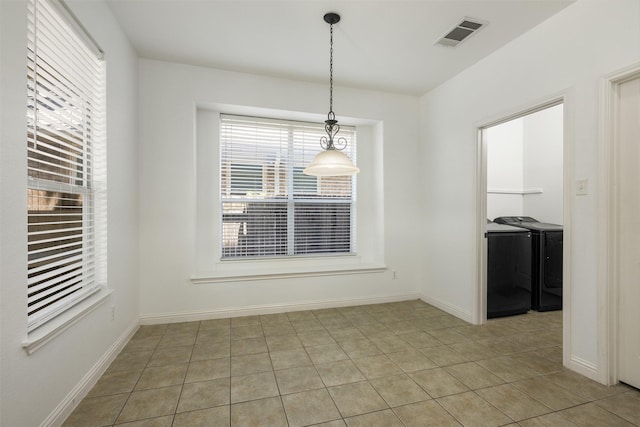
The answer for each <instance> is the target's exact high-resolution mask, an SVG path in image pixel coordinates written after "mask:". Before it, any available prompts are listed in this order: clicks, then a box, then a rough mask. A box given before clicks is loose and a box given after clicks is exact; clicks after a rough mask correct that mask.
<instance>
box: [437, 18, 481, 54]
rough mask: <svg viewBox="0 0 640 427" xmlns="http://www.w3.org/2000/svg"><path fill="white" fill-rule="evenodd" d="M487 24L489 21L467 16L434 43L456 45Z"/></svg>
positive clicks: (447, 45)
mask: <svg viewBox="0 0 640 427" xmlns="http://www.w3.org/2000/svg"><path fill="white" fill-rule="evenodd" d="M487 24H488V22H486V21H480V20H479V19H475V18H468V17H465V18H464V19H463V20H462V22H460V23H459V24H458V25H456V26H455V27H453V28H452V29H450V30H449V31H447V33H446V34H445V35H444V36H442V37H441V38H440V39H438V41H436V42H435V43H434V44H439V45H441V46H446V47H456V46H458V45H459V44H460V43H462V42H463V41H464V40H466V39H468V38H469V37H471V35H472V34H473V33H475V32H476V31H478V30H480V29H481V28H483V27H484V26H485V25H487Z"/></svg>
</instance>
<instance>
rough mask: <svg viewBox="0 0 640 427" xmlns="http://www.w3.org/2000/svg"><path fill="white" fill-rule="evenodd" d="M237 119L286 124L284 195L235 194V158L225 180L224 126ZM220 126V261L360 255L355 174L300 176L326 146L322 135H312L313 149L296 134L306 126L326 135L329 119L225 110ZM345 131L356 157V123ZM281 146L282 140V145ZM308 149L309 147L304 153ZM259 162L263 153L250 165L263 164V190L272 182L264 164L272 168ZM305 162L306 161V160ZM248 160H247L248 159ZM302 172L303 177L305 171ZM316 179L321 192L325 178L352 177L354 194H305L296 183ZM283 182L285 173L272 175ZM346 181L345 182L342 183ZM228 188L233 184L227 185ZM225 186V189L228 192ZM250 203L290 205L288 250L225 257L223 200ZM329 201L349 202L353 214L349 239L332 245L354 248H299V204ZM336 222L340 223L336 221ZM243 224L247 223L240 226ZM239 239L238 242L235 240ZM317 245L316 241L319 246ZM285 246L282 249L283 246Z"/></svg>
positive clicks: (283, 127)
mask: <svg viewBox="0 0 640 427" xmlns="http://www.w3.org/2000/svg"><path fill="white" fill-rule="evenodd" d="M235 120H238V121H241V122H246V123H250V124H253V125H254V126H256V127H257V128H259V127H260V124H261V123H266V124H265V125H264V126H269V127H270V126H277V127H279V128H281V129H284V130H286V135H287V136H286V150H285V157H286V158H287V160H286V161H285V172H284V175H285V182H284V184H285V186H286V190H282V193H284V196H282V195H280V196H276V197H275V198H273V197H272V198H269V197H265V198H264V199H260V198H258V199H257V200H255V202H252V201H251V200H250V198H248V197H247V198H244V199H242V198H241V200H235V199H233V196H234V193H233V186H232V182H233V176H232V175H231V171H232V170H233V168H232V165H233V164H234V162H233V161H232V160H229V164H230V166H229V168H228V169H229V170H228V171H227V173H229V176H228V177H227V178H226V180H228V181H229V182H230V184H227V185H224V184H223V182H224V179H223V174H224V171H225V167H224V166H223V162H224V161H225V160H227V159H226V157H225V155H223V152H224V150H225V148H226V145H225V142H226V140H225V137H224V136H223V133H224V129H225V124H224V123H226V122H229V121H230V122H233V121H235ZM219 129H220V135H219V138H220V144H219V154H218V156H219V157H218V168H219V171H220V172H219V180H218V197H219V203H220V214H219V215H218V218H217V221H218V225H219V227H218V230H219V233H220V234H219V235H220V236H221V238H220V241H219V245H218V254H219V255H218V260H219V261H220V262H229V261H233V262H235V261H241V260H265V259H292V258H300V257H303V258H307V257H308V258H316V257H336V258H340V257H349V256H354V255H356V254H357V252H356V251H357V249H356V248H357V233H356V230H357V197H356V195H357V184H356V176H355V175H354V176H349V177H314V176H308V175H301V173H302V170H303V169H304V166H306V164H308V163H309V162H310V161H311V159H312V158H313V157H314V156H315V155H316V154H317V153H318V152H319V151H321V147H320V141H319V137H318V141H317V142H316V141H315V139H314V140H313V148H310V147H309V145H308V142H305V141H302V142H300V141H298V140H296V138H295V137H294V134H296V133H300V132H301V131H303V130H305V129H313V130H314V131H315V132H318V135H319V136H321V135H322V134H323V133H324V123H320V122H317V121H314V122H311V121H298V120H288V119H274V118H267V117H260V116H248V115H247V116H245V115H242V116H239V115H232V114H224V113H220V115H219ZM342 131H343V132H344V133H347V138H348V147H347V148H348V154H349V156H350V157H352V159H353V160H354V161H355V159H356V153H357V142H356V141H357V137H356V128H355V127H353V126H344V127H343V128H342ZM259 139H260V138H257V140H259ZM256 144H257V145H259V144H260V142H256ZM281 145H282V144H281ZM265 147H267V145H261V146H260V148H265ZM257 150H258V149H257V147H256V151H257ZM305 150H306V151H307V152H306V153H305ZM296 151H302V152H303V153H304V154H303V155H302V159H300V158H297V156H296V154H295V153H296ZM254 161H257V162H260V161H262V158H258V159H255V160H253V159H252V161H250V162H248V163H247V164H249V163H251V164H250V166H255V167H256V169H260V170H261V171H262V180H261V184H262V192H263V193H265V189H266V186H268V183H265V173H267V172H265V167H267V163H266V162H265V163H264V164H254ZM301 162H302V163H301ZM243 163H245V161H244V160H243ZM236 164H239V163H238V162H236ZM300 175H301V176H300ZM301 178H303V179H307V178H308V179H309V180H311V179H315V180H316V183H315V186H314V187H315V191H316V193H317V192H318V190H320V189H321V188H322V182H321V180H322V179H324V180H326V181H328V182H330V180H331V179H341V180H346V179H348V180H349V184H348V185H349V188H350V194H349V195H348V196H347V197H343V198H341V197H337V196H336V195H333V196H332V195H327V194H325V195H324V197H322V195H321V194H319V195H318V194H316V195H311V194H308V193H301V192H298V191H296V190H298V189H299V188H297V187H296V186H295V183H296V180H297V181H298V182H300V179H301ZM279 181H280V175H274V177H273V185H274V188H275V187H276V186H277V187H280V186H281V185H280V184H281V183H280V182H279ZM343 185H344V184H343ZM227 187H228V188H227ZM225 190H226V191H225ZM234 202H236V203H246V204H247V207H248V206H249V204H251V203H255V204H259V203H271V204H273V205H274V206H275V205H277V204H283V205H284V204H286V212H287V217H288V219H287V223H286V231H285V233H284V234H286V242H287V243H286V248H285V249H284V250H285V253H275V254H266V255H265V254H258V255H256V254H250V255H238V256H225V232H224V231H225V230H224V228H225V227H224V226H225V220H224V216H225V213H224V204H225V203H234ZM313 204H315V205H326V206H327V207H329V206H331V205H332V204H333V205H336V209H337V208H338V206H339V205H343V204H348V205H349V208H350V209H349V214H348V217H349V218H348V220H349V225H348V228H349V231H348V235H349V238H348V243H345V242H341V241H335V242H334V243H333V244H335V245H338V246H339V245H344V244H348V245H349V249H348V250H346V251H331V249H329V250H327V249H324V250H323V249H316V250H311V247H312V245H307V246H306V250H305V249H303V250H302V251H300V252H299V253H298V251H299V246H298V245H299V243H298V242H299V240H298V239H297V238H296V235H300V232H299V233H296V227H297V226H296V224H297V222H296V220H295V217H296V207H297V206H304V205H306V206H310V205H313ZM340 218H342V216H340ZM334 225H335V224H334ZM241 227H242V225H241ZM244 227H245V228H244V230H246V223H245V225H244ZM236 243H238V242H236ZM316 246H317V245H316ZM281 250H282V249H281Z"/></svg>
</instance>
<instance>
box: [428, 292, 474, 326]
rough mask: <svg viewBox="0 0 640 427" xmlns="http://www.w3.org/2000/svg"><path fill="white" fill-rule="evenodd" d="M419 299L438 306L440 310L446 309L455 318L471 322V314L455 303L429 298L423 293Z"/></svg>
mask: <svg viewBox="0 0 640 427" xmlns="http://www.w3.org/2000/svg"><path fill="white" fill-rule="evenodd" d="M420 299H421V300H422V301H424V302H426V303H427V304H431V305H432V306H434V307H436V308H439V309H440V310H442V311H446V312H447V313H449V314H451V315H452V316H456V317H457V318H459V319H462V320H464V321H465V322H468V323H473V316H472V315H471V313H468V312H466V311H465V310H463V309H461V308H460V307H456V306H455V305H452V304H449V303H447V302H444V301H440V300H438V299H435V298H430V297H428V296H426V295H424V294H421V295H420Z"/></svg>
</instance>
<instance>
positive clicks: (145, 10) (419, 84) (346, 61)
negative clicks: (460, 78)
mask: <svg viewBox="0 0 640 427" xmlns="http://www.w3.org/2000/svg"><path fill="white" fill-rule="evenodd" d="M573 1H574V0H497V1H484V0H468V1H463V0H440V1H434V0H430V1H427V0H412V1H401V0H387V1H384V0H353V1H307V0H288V1H270V0H256V1H248V0H230V1H221V0H199V1H196V0H108V3H109V5H110V7H111V9H112V10H113V12H114V14H115V16H116V18H117V19H118V21H119V22H120V24H121V25H122V28H123V29H124V31H125V33H126V34H127V36H128V37H129V39H130V40H131V42H132V44H133V46H134V47H135V49H136V50H137V52H138V54H139V55H140V56H142V57H145V58H152V59H160V60H167V61H175V62H182V63H186V64H194V65H204V66H210V67H214V68H220V69H224V70H234V71H241V72H247V73H255V74H261V75H268V76H274V77H282V78H290V79H295V80H303V81H311V82H319V83H325V82H328V77H329V25H328V24H326V23H325V22H324V20H323V16H324V14H325V13H326V12H330V11H331V12H337V13H339V14H340V15H341V17H342V20H341V21H340V22H339V23H338V24H336V25H335V26H334V83H335V85H336V86H351V87H356V88H365V89H375V90H382V91H388V92H397V93H406V94H413V95H422V94H424V93H425V92H427V91H429V90H430V89H432V88H434V87H435V86H437V85H439V84H440V83H442V82H444V81H446V80H447V79H449V78H451V77H452V76H454V75H456V74H458V73H459V72H461V71H462V70H464V69H465V68H467V67H469V66H470V65H472V64H474V63H475V62H477V61H479V60H480V59H482V58H483V57H485V56H487V55H489V54H490V53H491V52H493V51H495V50H496V49H498V48H500V47H501V46H503V45H505V44H507V43H509V41H511V40H513V39H514V38H516V37H518V36H519V35H521V34H523V33H525V32H526V31H528V30H529V29H531V28H533V27H534V26H536V25H537V24H539V23H540V22H542V21H544V20H546V19H548V18H549V17H550V16H552V15H554V14H555V13H557V12H559V11H560V10H562V9H563V8H565V7H566V6H568V5H569V4H571V3H572V2H573ZM464 17H472V18H476V19H480V20H483V21H488V22H489V25H487V26H486V27H485V28H483V29H482V30H480V31H479V32H477V33H476V34H475V35H473V36H472V37H471V38H469V39H468V40H466V41H464V42H463V43H462V44H460V45H459V46H458V47H457V48H445V47H441V46H434V42H435V41H436V40H437V39H439V38H440V37H441V36H443V35H444V34H445V33H446V32H448V30H449V29H451V28H452V27H453V26H454V25H456V24H458V23H459V22H460V21H462V19H463V18H464Z"/></svg>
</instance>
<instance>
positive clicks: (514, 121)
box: [475, 97, 569, 335]
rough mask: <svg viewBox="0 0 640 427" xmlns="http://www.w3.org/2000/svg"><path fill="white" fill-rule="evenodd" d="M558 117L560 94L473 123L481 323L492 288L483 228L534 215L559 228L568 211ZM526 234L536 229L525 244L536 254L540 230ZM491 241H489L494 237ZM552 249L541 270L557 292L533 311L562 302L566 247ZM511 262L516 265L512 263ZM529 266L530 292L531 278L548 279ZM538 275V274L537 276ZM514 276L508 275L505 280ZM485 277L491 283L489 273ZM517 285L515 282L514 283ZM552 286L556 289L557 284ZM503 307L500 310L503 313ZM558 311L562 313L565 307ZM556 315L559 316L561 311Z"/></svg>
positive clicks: (561, 119)
mask: <svg viewBox="0 0 640 427" xmlns="http://www.w3.org/2000/svg"><path fill="white" fill-rule="evenodd" d="M564 122H565V118H564V98H563V97H561V98H556V99H554V100H551V101H548V102H545V103H541V104H539V105H537V106H535V107H532V108H529V109H523V110H522V111H520V112H518V113H515V114H512V115H510V116H508V117H505V118H502V119H499V120H495V121H492V122H490V123H488V124H486V125H484V126H480V127H479V128H478V139H479V153H478V154H479V155H478V189H477V191H478V193H477V194H478V212H479V213H480V214H479V217H478V219H477V220H478V230H479V231H480V233H479V239H478V242H479V244H478V253H479V261H478V267H479V268H478V276H479V277H478V287H477V295H476V297H477V298H476V301H477V305H476V313H475V314H476V317H475V321H476V323H478V324H483V323H485V322H486V320H487V310H488V304H487V298H488V294H492V292H493V290H492V289H490V285H491V284H490V283H488V274H489V273H490V271H489V270H490V268H489V264H488V262H489V256H488V252H489V250H488V247H489V243H488V242H489V240H490V239H491V235H492V233H487V230H488V228H491V229H492V230H493V229H494V228H499V227H495V224H492V223H493V222H495V221H497V222H502V223H503V224H509V225H519V226H520V227H522V225H521V224H512V223H510V222H509V221H510V220H518V221H522V220H525V221H528V220H532V221H533V220H536V221H537V222H539V223H545V224H554V225H556V226H557V227H559V230H562V226H563V225H564V224H565V222H566V220H565V218H568V217H569V216H568V215H567V209H566V206H567V203H566V200H567V197H566V192H565V190H564V187H565V182H566V179H567V178H566V177H567V171H566V168H565V163H566V162H565V159H566V158H567V156H566V155H565V151H566V147H565V145H566V144H565V136H564V133H565V132H564V128H565V126H564ZM524 227H525V228H530V229H532V230H533V229H535V227H530V225H526V224H525V225H524ZM531 234H532V235H536V234H537V236H538V237H535V236H534V238H537V239H538V243H537V245H538V246H537V247H536V246H535V245H536V243H535V242H534V243H533V245H531V246H532V255H531V256H533V255H539V252H540V243H539V242H540V241H543V242H544V241H546V240H540V239H545V238H544V237H543V238H540V235H543V236H544V235H545V233H544V232H536V231H531ZM548 234H549V233H547V235H548ZM560 236H562V231H560ZM565 239H566V236H565ZM532 240H534V239H532ZM493 241H494V242H495V239H494V240H493ZM560 242H562V237H560ZM556 243H557V238H556ZM491 247H492V248H493V247H495V244H494V243H492V244H491ZM549 250H552V249H549ZM553 250H554V251H555V255H554V256H555V258H556V265H555V266H551V265H550V266H549V268H547V269H546V271H547V273H548V272H549V271H551V270H552V269H555V274H556V278H555V283H556V285H555V286H556V289H552V290H551V291H552V292H554V293H555V294H557V295H559V296H560V298H559V300H557V301H556V302H555V306H554V307H552V306H548V307H540V310H539V311H543V309H544V310H558V309H562V308H563V303H562V293H563V288H564V286H563V283H565V279H564V278H565V277H567V276H568V275H567V274H566V273H564V272H563V267H562V264H565V265H566V264H567V263H566V262H563V261H566V259H565V258H566V255H565V254H566V253H567V251H566V250H564V249H562V246H560V248H559V249H558V247H557V245H556V248H555V249H553ZM494 251H495V250H494ZM545 258H548V256H544V254H543V257H539V258H538V260H541V259H545ZM527 259H529V258H527ZM531 259H534V258H531ZM540 262H543V261H540ZM558 263H559V265H558ZM521 264H522V262H521ZM532 264H533V263H532ZM492 265H493V264H492ZM514 268H516V269H517V267H514ZM494 270H495V267H494ZM534 270H535V271H541V270H540V269H539V267H535V266H533V265H532V269H531V272H530V274H531V278H530V280H531V281H530V282H529V287H530V288H529V289H531V290H530V292H532V294H533V287H531V284H533V283H534V281H535V282H536V283H539V282H540V281H542V282H544V283H550V282H549V280H548V279H549V278H548V277H547V278H544V277H543V276H542V274H544V273H540V275H539V276H538V277H533V276H534V274H533V272H534ZM564 270H566V268H565V269H564ZM541 277H542V278H543V279H544V280H543V279H540V278H541ZM514 280H515V279H512V278H510V279H509V281H510V282H509V283H512V282H513V281H514ZM545 280H546V282H545ZM491 282H492V283H494V284H495V283H496V281H495V280H494V279H493V278H492V280H491ZM502 283H505V280H502ZM501 286H502V284H501ZM518 286H521V285H520V284H518ZM522 286H526V283H523V284H522ZM558 286H559V289H558V288H557V287H558ZM507 291H509V292H511V293H512V294H515V293H516V292H515V291H516V290H515V289H513V290H507ZM501 292H503V290H501ZM490 298H491V297H490ZM522 298H523V297H522V296H521V297H520V303H518V304H519V305H518V306H519V307H520V308H519V310H522V311H521V312H525V313H526V312H527V311H528V308H524V309H523V308H522V307H523V304H524V303H522ZM538 302H539V301H538ZM532 303H533V301H532ZM501 304H502V303H501ZM494 307H495V304H494ZM535 308H536V309H538V308H539V307H538V306H536V307H535ZM508 312H509V311H508V310H506V311H504V312H503V313H508ZM564 314H565V316H566V313H564ZM499 315H506V314H498V316H499ZM495 316H496V314H495V312H493V313H492V314H491V317H495ZM560 318H562V315H561V316H560ZM565 318H566V317H565ZM565 332H566V331H565ZM565 335H566V334H565Z"/></svg>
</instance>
